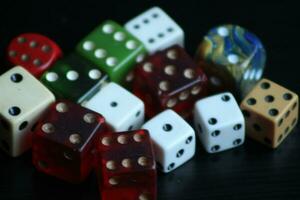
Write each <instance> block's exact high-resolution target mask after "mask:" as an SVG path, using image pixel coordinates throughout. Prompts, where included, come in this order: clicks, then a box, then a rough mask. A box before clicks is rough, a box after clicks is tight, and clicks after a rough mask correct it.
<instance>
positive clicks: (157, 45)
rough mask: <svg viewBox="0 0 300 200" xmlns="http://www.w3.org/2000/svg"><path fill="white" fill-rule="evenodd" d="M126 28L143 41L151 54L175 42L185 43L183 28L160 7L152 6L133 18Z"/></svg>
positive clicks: (178, 43)
mask: <svg viewBox="0 0 300 200" xmlns="http://www.w3.org/2000/svg"><path fill="white" fill-rule="evenodd" d="M125 28H126V29H127V30H128V31H129V32H130V33H131V34H133V35H134V36H136V37H137V38H138V39H139V40H140V41H142V42H143V44H144V45H145V47H146V49H147V50H148V52H149V53H150V54H153V53H155V52H156V51H158V50H163V49H165V48H168V47H170V46H173V45H175V44H177V45H180V46H182V47H183V45H184V32H183V30H182V29H181V28H180V26H179V25H178V24H177V23H176V22H175V21H174V20H173V19H172V18H171V17H169V16H168V15H167V13H165V12H164V11H163V10H162V9H161V8H159V7H153V8H150V9H149V10H146V11H145V12H143V13H142V14H140V15H138V16H137V17H135V18H133V19H131V20H130V21H129V22H127V23H126V24H125Z"/></svg>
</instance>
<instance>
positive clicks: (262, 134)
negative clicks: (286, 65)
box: [241, 79, 299, 148]
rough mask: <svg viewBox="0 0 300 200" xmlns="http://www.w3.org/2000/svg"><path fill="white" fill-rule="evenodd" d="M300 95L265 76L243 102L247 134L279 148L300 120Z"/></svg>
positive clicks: (242, 107)
mask: <svg viewBox="0 0 300 200" xmlns="http://www.w3.org/2000/svg"><path fill="white" fill-rule="evenodd" d="M298 101H299V100H298V95H297V94H295V93H294V92H292V91H290V90H288V89H286V88H284V87H282V86H280V85H278V84H276V83H274V82H272V81H270V80H268V79H262V80H261V81H260V82H258V83H257V85H256V86H255V87H254V88H253V90H252V91H251V92H250V93H249V94H248V95H247V96H246V97H245V99H244V100H243V101H242V103H241V109H242V110H243V113H244V116H245V119H246V125H247V135H248V136H249V137H250V138H253V139H254V140H256V141H258V142H260V143H262V144H264V145H267V146H269V147H272V148H276V147H278V146H279V145H280V144H281V143H282V141H283V140H284V139H285V138H286V137H287V136H288V135H289V133H291V131H292V130H293V128H294V127H295V126H296V124H297V121H298V104H299V102H298Z"/></svg>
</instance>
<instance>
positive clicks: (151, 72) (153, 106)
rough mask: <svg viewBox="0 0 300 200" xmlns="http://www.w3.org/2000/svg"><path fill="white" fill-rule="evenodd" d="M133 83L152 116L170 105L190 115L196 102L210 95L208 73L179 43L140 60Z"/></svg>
mask: <svg viewBox="0 0 300 200" xmlns="http://www.w3.org/2000/svg"><path fill="white" fill-rule="evenodd" d="M132 87H133V93H134V94H135V95H136V96H138V97H139V98H140V99H142V100H143V101H144V103H145V107H146V115H147V116H148V117H153V116H154V115H156V114H158V113H159V112H161V111H163V110H165V109H168V108H170V109H173V110H175V111H176V112H177V113H179V114H180V115H182V116H184V117H188V116H189V115H190V114H191V111H192V109H193V106H194V105H193V104H194V102H196V101H197V100H198V99H200V98H202V97H204V96H206V91H207V77H206V75H205V74H204V73H203V71H202V69H201V68H200V67H198V66H197V65H196V64H195V63H194V61H193V60H192V59H191V58H190V57H189V55H187V53H186V52H185V51H184V49H182V48H181V47H179V46H178V45H175V46H172V47H170V48H168V49H166V50H164V51H160V52H157V53H155V54H154V55H152V56H149V57H148V58H147V59H146V60H145V61H143V62H142V63H141V64H139V65H138V66H137V67H136V68H135V79H134V82H133V86H132Z"/></svg>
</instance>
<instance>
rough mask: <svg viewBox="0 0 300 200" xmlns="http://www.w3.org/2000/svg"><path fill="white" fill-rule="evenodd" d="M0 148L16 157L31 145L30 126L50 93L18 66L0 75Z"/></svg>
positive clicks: (52, 100)
mask: <svg viewBox="0 0 300 200" xmlns="http://www.w3.org/2000/svg"><path fill="white" fill-rule="evenodd" d="M0 91H1V99H0V148H1V149H2V150H4V151H5V152H6V153H8V154H9V155H10V156H12V157H17V156H19V155H21V154H22V153H24V152H25V151H26V150H28V149H29V148H30V147H31V136H32V130H33V129H34V127H35V126H36V122H37V120H38V119H39V118H40V117H41V116H42V115H43V114H44V113H45V111H46V110H47V109H48V107H49V106H50V104H51V103H53V102H54V101H55V97H54V95H53V94H52V93H51V92H50V91H49V90H48V89H47V88H46V87H44V86H43V85H42V84H41V83H40V82H39V81H38V80H36V78H35V77H33V76H32V75H31V74H30V73H29V72H28V71H26V70H25V69H24V68H22V67H20V66H16V67H14V68H12V69H10V70H9V71H7V72H5V73H4V74H2V75H1V76H0Z"/></svg>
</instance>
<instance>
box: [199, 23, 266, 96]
mask: <svg viewBox="0 0 300 200" xmlns="http://www.w3.org/2000/svg"><path fill="white" fill-rule="evenodd" d="M196 57H197V58H198V60H204V61H205V62H210V63H214V64H216V65H218V66H219V67H220V66H221V67H223V68H226V69H227V70H228V71H229V72H230V73H231V75H232V76H233V77H234V79H235V81H236V83H237V84H238V86H240V85H241V86H242V87H241V88H239V89H240V90H241V91H243V90H244V89H247V90H249V88H245V87H246V86H247V85H249V84H250V85H253V83H256V82H257V81H258V80H259V79H260V78H261V76H262V74H263V70H264V67H265V62H266V51H265V49H264V47H263V45H262V43H261V41H260V40H259V38H257V37H256V36H255V35H254V34H253V33H251V32H249V31H248V30H246V29H244V28H242V27H239V26H236V25H230V24H227V25H222V26H219V27H216V28H213V29H212V30H210V31H209V32H208V34H207V35H206V36H205V37H204V40H203V42H202V43H201V44H200V46H199V48H198V52H197V55H196ZM241 81H242V82H244V83H243V84H240V82H241Z"/></svg>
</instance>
